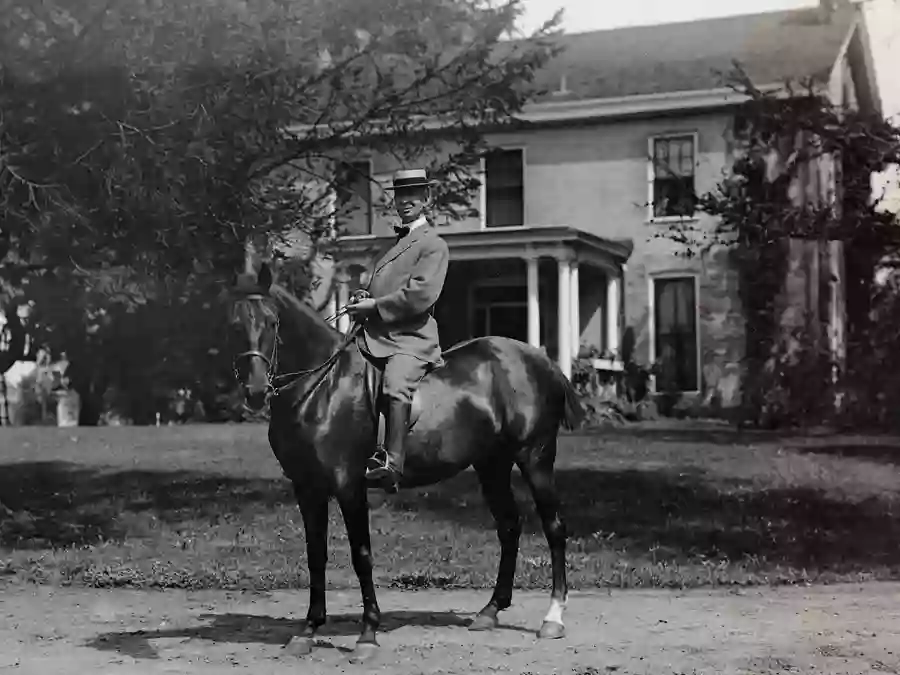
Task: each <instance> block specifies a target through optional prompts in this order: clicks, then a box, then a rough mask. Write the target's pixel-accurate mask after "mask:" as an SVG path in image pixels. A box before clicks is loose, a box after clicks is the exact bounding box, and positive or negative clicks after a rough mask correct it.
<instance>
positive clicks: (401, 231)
mask: <svg viewBox="0 0 900 675" xmlns="http://www.w3.org/2000/svg"><path fill="white" fill-rule="evenodd" d="M394 234H396V235H397V238H398V239H403V237H405V236H406V235H408V234H409V225H395V226H394Z"/></svg>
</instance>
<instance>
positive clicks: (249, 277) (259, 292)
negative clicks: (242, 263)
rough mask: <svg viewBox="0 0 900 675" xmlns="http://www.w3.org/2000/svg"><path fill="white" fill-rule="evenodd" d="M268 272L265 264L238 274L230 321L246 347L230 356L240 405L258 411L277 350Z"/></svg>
mask: <svg viewBox="0 0 900 675" xmlns="http://www.w3.org/2000/svg"><path fill="white" fill-rule="evenodd" d="M271 286H272V271H271V269H270V268H269V266H268V265H267V264H263V265H262V266H261V267H260V270H259V274H256V275H253V274H242V275H240V276H239V277H238V280H237V283H236V285H235V301H234V305H233V309H232V320H233V322H234V323H235V324H236V325H237V327H238V332H239V333H240V334H241V336H242V338H243V339H244V340H245V342H244V344H245V346H246V350H245V351H242V352H240V353H239V354H237V355H236V356H235V357H234V374H235V377H236V378H237V379H238V382H240V383H241V388H242V389H243V393H244V405H245V406H246V407H247V408H248V409H250V410H252V411H254V412H256V411H259V410H262V409H263V408H264V407H265V405H266V403H267V402H268V399H269V395H270V394H271V393H272V391H273V387H272V378H273V377H274V375H275V367H276V358H277V349H278V309H277V306H276V304H275V303H274V301H273V300H272V298H271V296H270V294H269V290H270V288H271Z"/></svg>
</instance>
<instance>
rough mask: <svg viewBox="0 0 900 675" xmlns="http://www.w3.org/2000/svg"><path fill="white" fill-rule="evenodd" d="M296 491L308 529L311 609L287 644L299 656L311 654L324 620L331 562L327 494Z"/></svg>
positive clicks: (307, 549)
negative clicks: (326, 580) (327, 576)
mask: <svg viewBox="0 0 900 675" xmlns="http://www.w3.org/2000/svg"><path fill="white" fill-rule="evenodd" d="M294 494H295V495H296V497H297V503H298V504H299V506H300V513H301V515H302V516H303V527H304V529H305V530H306V559H307V567H308V570H309V609H308V610H307V613H306V624H305V625H304V626H303V630H302V632H301V633H300V635H299V636H297V637H295V638H293V639H292V640H291V641H290V643H289V644H288V648H289V649H290V651H291V652H292V653H293V654H295V655H298V656H301V655H304V654H309V652H310V651H312V648H313V646H314V645H315V638H316V633H317V631H318V630H319V628H321V627H322V625H324V623H325V618H326V610H325V566H326V564H327V562H328V495H327V493H325V492H322V491H318V490H309V489H307V488H306V487H302V486H298V485H297V484H296V483H295V484H294Z"/></svg>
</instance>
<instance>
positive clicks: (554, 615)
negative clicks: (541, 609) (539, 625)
mask: <svg viewBox="0 0 900 675" xmlns="http://www.w3.org/2000/svg"><path fill="white" fill-rule="evenodd" d="M567 599H568V598H565V599H563V600H557V599H556V598H551V599H550V609H548V610H547V615H546V616H545V617H544V622H545V623H558V624H559V625H560V626H564V625H565V624H564V623H563V611H564V610H565V609H566V600H567Z"/></svg>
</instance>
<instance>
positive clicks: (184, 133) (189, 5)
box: [0, 0, 555, 389]
mask: <svg viewBox="0 0 900 675" xmlns="http://www.w3.org/2000/svg"><path fill="white" fill-rule="evenodd" d="M520 12H521V9H520V4H519V0H510V1H507V2H502V3H500V4H497V3H493V2H489V1H488V0H413V1H411V2H410V1H404V2H398V1H397V0H370V1H369V2H365V3H360V2H357V1H356V0H327V1H326V0H291V1H290V2H287V0H117V1H116V2H110V1H109V0H77V1H76V0H47V1H46V2H41V3H31V2H23V1H21V0H0V64H2V65H0V110H2V118H0V224H2V226H0V277H2V279H4V281H5V282H6V283H7V284H8V285H10V286H12V287H14V288H17V289H25V290H26V295H27V296H29V297H30V298H32V299H34V300H35V301H36V304H37V305H38V307H39V311H38V312H37V313H36V318H35V320H36V322H37V324H38V325H39V326H41V327H42V328H43V329H44V332H43V334H42V337H43V338H45V339H48V340H50V341H51V342H53V343H54V346H56V347H57V348H67V349H68V351H69V354H70V357H71V358H72V362H73V368H75V369H76V370H77V365H78V364H79V362H80V363H81V364H82V365H85V364H88V363H91V362H94V363H96V362H95V361H93V359H94V358H95V355H96V353H97V352H96V350H101V352H103V351H104V350H106V349H108V348H109V345H108V344H107V342H108V340H118V341H120V342H121V341H122V340H123V338H122V337H121V336H122V335H123V334H127V333H128V331H127V330H125V331H124V333H123V330H124V329H123V326H124V325H126V324H127V325H132V324H133V325H134V326H138V325H140V326H141V328H140V329H138V328H135V331H136V333H135V338H137V337H138V336H141V337H147V336H149V335H153V336H154V338H155V343H154V344H155V346H156V347H159V346H160V345H161V344H163V343H166V344H168V345H169V346H168V348H159V349H157V350H156V351H154V354H156V353H158V352H164V353H165V354H166V355H167V356H166V357H165V358H175V356H174V354H175V353H176V352H179V350H178V349H176V348H175V347H174V343H173V342H172V341H173V340H174V341H176V342H177V338H175V337H166V339H165V340H163V333H164V332H165V331H166V330H167V329H168V328H174V329H175V330H185V329H186V328H185V326H183V325H179V324H173V323H172V321H174V319H173V317H175V316H181V315H182V314H183V313H187V314H193V315H194V316H203V317H205V318H206V319H207V321H208V325H209V326H210V327H211V326H214V325H218V322H217V321H215V320H213V318H212V317H213V314H215V313H216V312H221V307H220V306H218V305H217V303H216V296H217V293H218V291H219V290H220V289H221V285H222V282H223V281H225V280H229V279H230V277H231V275H232V274H234V272H235V271H236V270H237V269H238V268H239V266H240V264H241V261H242V259H243V253H244V249H243V245H244V242H245V241H246V240H248V239H251V238H253V237H255V236H258V235H259V234H260V233H264V234H265V235H267V236H272V237H275V238H278V237H280V236H285V235H286V234H287V233H296V232H297V231H298V230H299V231H302V232H303V233H304V234H305V235H306V236H307V237H308V239H309V242H310V250H312V251H314V250H315V246H316V244H317V242H318V241H319V240H320V239H321V238H322V237H323V236H329V234H330V233H331V232H332V229H331V225H332V223H333V221H334V217H335V213H334V211H333V208H332V207H331V206H330V202H329V200H328V195H329V194H330V193H331V192H332V191H333V190H334V189H337V188H340V187H341V185H342V184H343V183H346V182H348V180H349V179H350V177H349V176H348V174H347V171H346V170H342V167H346V166H348V164H347V163H346V162H345V161H344V160H352V159H354V158H355V156H356V155H357V154H358V153H359V148H360V146H361V143H362V140H363V139H364V140H365V145H366V146H367V148H369V149H371V150H374V151H376V152H377V151H389V152H391V153H393V154H395V155H398V156H400V157H419V156H421V155H422V154H423V152H425V151H426V150H427V149H429V148H433V147H435V146H436V145H437V144H440V143H442V142H444V140H446V139H447V138H452V139H454V141H455V143H456V145H455V147H456V151H455V152H454V153H453V154H452V155H451V156H450V157H449V159H448V160H447V161H445V162H443V163H442V164H441V165H439V166H434V167H433V170H434V171H435V172H436V173H437V174H438V175H439V176H440V177H441V178H442V179H444V183H443V187H442V192H441V193H440V194H439V195H438V204H439V207H440V208H441V209H442V210H443V211H444V212H445V213H447V214H448V215H450V216H451V217H456V216H459V215H464V214H463V211H465V210H466V206H465V205H466V204H468V203H469V200H468V199H466V198H465V197H466V196H467V193H468V192H470V191H471V190H472V189H473V188H474V186H475V184H476V183H477V181H475V180H473V177H472V175H471V173H470V171H471V167H472V165H473V158H474V156H476V155H477V154H478V153H479V152H480V151H481V149H482V136H481V134H482V132H483V130H484V129H485V128H489V127H491V126H496V125H504V124H509V123H511V119H512V117H511V116H512V114H513V113H515V112H516V111H518V110H519V109H520V108H521V106H522V105H523V104H524V102H525V101H526V100H527V98H528V97H529V96H531V95H533V94H534V93H535V92H534V91H533V90H532V87H531V81H532V75H533V73H534V71H535V70H536V69H537V68H538V67H540V65H541V64H543V63H544V62H545V61H546V60H547V59H548V58H549V57H550V56H551V55H552V54H553V51H554V47H553V46H552V41H551V38H552V35H553V33H554V26H555V24H554V22H549V23H548V24H547V25H546V26H545V27H543V28H542V29H541V30H540V31H538V32H537V33H536V34H535V35H534V36H533V37H532V39H530V40H526V41H516V42H508V41H502V38H503V37H504V36H505V35H507V34H508V33H509V31H510V29H511V27H512V26H513V22H514V21H515V19H516V17H517V16H518V15H519V13H520ZM436 121H437V122H439V123H440V126H441V130H440V133H436V130H435V129H434V124H435V122H436ZM338 207H339V208H341V207H347V208H350V207H349V205H347V204H343V205H342V204H338ZM341 215H342V214H341V213H338V214H337V216H338V217H340V216H341ZM188 308H191V309H188ZM173 312H174V314H173ZM139 317H140V318H139ZM122 322H125V323H124V324H123V323H122ZM142 322H143V323H142ZM79 336H80V337H79ZM215 341H216V335H215V334H210V336H209V344H208V345H207V347H208V348H209V349H213V348H214V343H215ZM125 342H128V341H127V340H126V341H125ZM88 343H91V344H94V343H96V344H95V345H94V347H93V348H91V349H88V346H87V345H88ZM128 344H129V345H130V346H129V347H127V348H124V347H123V349H124V350H125V351H126V352H127V351H129V350H131V352H132V354H135V353H138V352H135V351H134V350H137V349H142V348H143V347H141V346H140V345H143V343H142V342H141V341H140V340H139V341H138V342H128ZM66 345H68V347H66ZM72 345H80V348H81V349H83V353H80V354H75V353H73V351H74V350H73V348H72ZM92 350H93V351H92ZM188 351H190V350H188ZM131 358H132V360H134V361H137V360H143V361H145V362H146V361H147V359H145V358H144V357H143V356H142V357H141V358H140V359H136V358H135V357H134V356H132V357H131ZM185 358H187V357H185ZM191 358H194V359H196V354H193V353H192V355H191ZM182 367H183V368H184V367H186V365H183V366H182ZM199 367H201V365H200V363H199V362H197V361H194V362H193V368H195V369H196V368H199ZM147 377H148V378H149V379H151V380H155V379H156V378H158V377H161V375H160V374H159V373H158V372H155V371H151V372H149V374H148V375H147ZM98 386H99V388H100V389H103V384H102V383H101V384H98Z"/></svg>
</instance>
